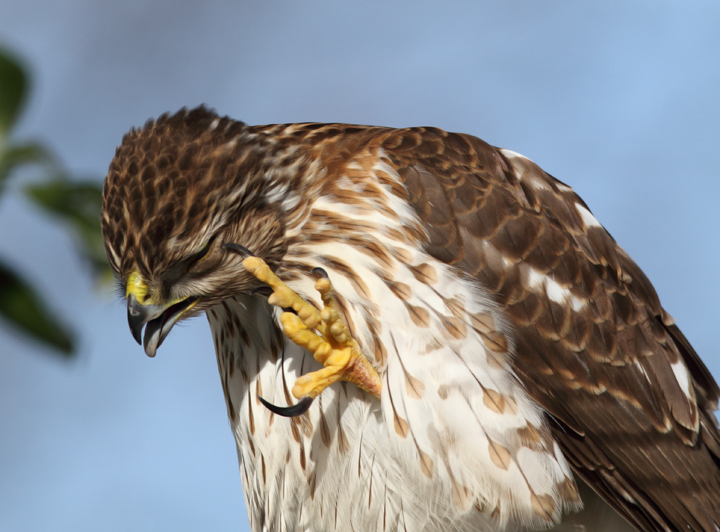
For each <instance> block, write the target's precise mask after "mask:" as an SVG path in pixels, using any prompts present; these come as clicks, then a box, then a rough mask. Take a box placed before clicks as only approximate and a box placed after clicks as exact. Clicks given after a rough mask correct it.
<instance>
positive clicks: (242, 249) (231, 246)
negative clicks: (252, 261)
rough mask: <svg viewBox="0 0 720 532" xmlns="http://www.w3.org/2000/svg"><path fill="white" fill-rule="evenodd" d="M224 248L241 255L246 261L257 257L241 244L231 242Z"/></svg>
mask: <svg viewBox="0 0 720 532" xmlns="http://www.w3.org/2000/svg"><path fill="white" fill-rule="evenodd" d="M223 247H224V248H225V249H229V250H230V251H234V252H235V253H237V254H239V255H240V256H241V257H242V258H244V259H246V258H248V257H254V256H255V255H253V252H252V251H250V250H249V249H248V248H246V247H245V246H241V245H240V244H233V243H232V242H231V243H229V244H225V245H224V246H223Z"/></svg>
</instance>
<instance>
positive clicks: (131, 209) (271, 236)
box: [101, 109, 284, 356]
mask: <svg viewBox="0 0 720 532" xmlns="http://www.w3.org/2000/svg"><path fill="white" fill-rule="evenodd" d="M244 127H245V126H244V125H243V124H242V123H241V122H233V121H230V120H229V119H227V118H218V117H217V116H216V115H214V114H213V113H210V112H208V111H205V110H203V109H200V110H195V111H192V112H187V113H184V114H183V113H182V112H181V113H178V114H177V115H174V116H172V117H161V118H160V119H158V120H157V121H156V122H151V123H149V124H147V125H146V126H145V127H144V128H143V129H141V130H138V131H136V130H133V131H131V132H130V133H129V134H127V135H126V136H125V138H124V139H123V142H122V144H121V145H120V147H119V148H118V149H117V152H116V154H115V158H114V159H113V161H112V163H111V165H110V169H109V172H108V176H107V179H106V180H105V187H104V190H103V211H102V218H101V221H102V228H103V236H104V238H105V247H106V250H107V255H108V259H109V261H110V264H111V266H112V267H113V269H114V271H115V273H116V274H117V276H118V279H119V280H120V282H121V284H122V289H123V293H124V294H125V296H126V297H127V311H128V323H129V325H130V330H131V331H132V334H133V337H134V338H135V339H136V340H137V341H138V343H140V342H142V344H143V345H144V347H145V352H146V353H147V355H148V356H154V355H155V352H156V350H157V348H158V347H159V346H160V344H161V343H162V342H163V340H164V339H165V338H166V337H167V335H168V333H169V332H170V330H171V329H172V327H173V326H174V325H175V323H177V322H178V321H179V320H181V319H185V318H188V317H190V316H194V315H197V314H198V313H200V312H202V311H204V310H207V309H210V308H212V307H213V306H215V305H217V304H219V303H220V302H221V301H222V300H224V299H226V298H230V297H233V296H235V295H237V294H239V293H243V292H248V291H251V290H253V289H254V288H256V287H257V286H258V281H257V280H255V278H254V277H253V276H252V275H250V274H249V273H248V272H246V271H245V270H244V269H243V267H242V265H241V262H242V259H241V257H240V256H238V255H237V253H233V252H231V251H228V250H227V249H226V248H225V247H224V246H225V244H227V243H235V244H240V245H242V246H244V247H246V248H247V249H249V250H251V251H252V253H254V254H256V255H257V256H259V257H261V258H263V259H264V260H266V262H268V264H270V265H271V266H273V267H277V265H278V264H279V262H280V260H281V259H282V256H283V254H284V244H283V234H284V229H283V228H284V226H283V222H282V219H281V217H280V216H279V214H278V211H277V209H275V208H273V206H272V205H269V204H268V202H267V201H266V198H265V197H264V190H265V187H264V186H263V185H264V183H263V179H264V175H263V173H262V171H261V170H258V169H257V167H258V165H257V164H256V163H255V161H254V160H253V159H251V158H249V157H246V156H244V155H245V152H244V148H243V143H242V135H243V132H244ZM259 166H260V167H261V166H262V165H259ZM143 328H145V333H144V336H143V332H142V330H143Z"/></svg>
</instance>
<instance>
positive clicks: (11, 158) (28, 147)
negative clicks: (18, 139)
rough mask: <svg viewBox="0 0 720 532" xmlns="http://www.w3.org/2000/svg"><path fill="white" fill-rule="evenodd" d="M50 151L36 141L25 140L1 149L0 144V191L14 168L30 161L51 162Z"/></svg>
mask: <svg viewBox="0 0 720 532" xmlns="http://www.w3.org/2000/svg"><path fill="white" fill-rule="evenodd" d="M52 162H53V158H52V155H51V154H50V152H49V151H48V150H47V149H46V148H45V147H44V146H43V145H42V144H40V143H38V142H26V143H24V144H18V145H15V146H12V145H11V146H8V147H7V148H6V149H5V150H2V147H1V146H0V192H2V187H3V184H4V182H5V180H6V179H7V178H8V176H9V175H10V172H12V171H13V170H14V169H15V168H17V167H18V166H20V165H23V164H30V163H52Z"/></svg>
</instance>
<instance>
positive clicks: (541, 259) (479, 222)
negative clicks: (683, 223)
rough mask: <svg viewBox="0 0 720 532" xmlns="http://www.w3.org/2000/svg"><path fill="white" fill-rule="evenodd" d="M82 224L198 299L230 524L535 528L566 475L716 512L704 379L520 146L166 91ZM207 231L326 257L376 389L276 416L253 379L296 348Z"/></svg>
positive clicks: (303, 279) (313, 258) (163, 284)
mask: <svg viewBox="0 0 720 532" xmlns="http://www.w3.org/2000/svg"><path fill="white" fill-rule="evenodd" d="M102 224H103V232H104V235H105V240H106V246H107V250H108V257H109V259H110V262H111V264H112V266H113V268H114V269H115V271H116V272H117V273H118V275H119V277H120V279H121V280H122V281H123V282H124V283H125V282H127V280H128V276H129V275H130V273H131V272H137V274H138V275H140V276H141V277H142V279H144V280H145V281H146V283H147V293H148V295H149V297H150V299H149V300H151V301H152V302H153V305H156V306H157V308H161V307H162V305H164V304H168V305H169V304H170V303H171V302H177V301H184V300H186V298H188V297H190V298H193V302H194V304H195V306H194V307H192V308H191V309H190V310H188V311H187V312H185V313H184V314H182V318H184V317H186V316H190V315H194V314H197V313H200V312H202V311H205V312H206V313H207V315H208V319H209V321H210V326H211V329H212V332H213V337H214V341H215V348H216V353H217V358H218V366H219V370H220V376H221V381H222V385H223V390H224V392H225V397H226V401H227V407H228V416H229V418H230V421H231V424H232V428H233V431H234V434H235V438H236V442H237V446H238V457H239V459H240V471H241V476H242V481H243V486H244V493H245V497H246V503H247V508H248V515H249V517H250V522H251V528H252V529H253V530H255V531H261V530H268V531H275V530H277V531H281V530H362V531H366V530H367V531H369V530H372V531H376V530H379V531H380V530H410V531H414V530H428V531H435V530H516V529H522V528H529V529H534V528H538V529H539V528H547V527H550V526H554V525H556V524H557V523H558V522H559V521H560V520H561V518H562V516H563V515H565V514H573V512H575V511H577V510H578V509H579V508H580V506H581V504H580V496H579V494H578V489H577V487H576V483H575V480H574V479H576V478H579V479H582V480H583V481H584V482H585V483H587V484H588V485H589V486H590V487H591V488H592V489H593V490H594V491H595V492H596V493H597V494H599V495H600V496H601V497H602V498H603V499H604V500H605V501H607V503H608V504H609V505H610V506H611V507H612V508H614V509H615V510H616V511H617V512H619V513H620V514H621V515H622V516H623V517H624V518H625V519H627V520H628V521H629V522H630V523H632V524H633V525H634V526H635V528H637V529H639V530H698V531H710V530H718V523H720V465H719V464H720V432H719V431H718V427H717V421H716V419H715V417H714V415H713V409H714V408H716V406H717V400H718V396H719V395H720V391H719V390H718V387H717V384H716V383H715V381H714V380H713V378H712V376H711V375H710V374H709V372H708V371H707V369H706V368H705V366H704V365H703V363H702V362H701V361H700V359H699V358H698V356H697V354H696V353H695V351H694V350H693V349H692V347H691V346H690V344H689V343H688V341H687V340H686V339H685V337H684V336H683V335H682V333H681V332H680V330H679V329H678V328H677V326H676V325H674V323H673V320H672V318H671V317H670V316H669V315H668V314H667V313H666V312H665V311H664V310H663V309H662V307H661V306H660V302H659V300H658V297H657V295H656V293H655V291H654V289H653V287H652V285H651V284H650V282H649V281H648V280H647V278H646V277H645V275H644V274H643V273H642V271H641V270H640V269H639V268H638V267H637V265H636V264H635V263H634V262H633V261H632V260H631V259H630V258H629V257H628V256H627V254H626V253H625V252H624V251H623V250H622V249H621V248H620V247H619V246H618V245H617V244H616V243H615V241H614V240H613V239H612V237H611V236H610V235H609V234H608V233H607V232H606V231H605V229H604V228H603V227H602V226H601V225H600V224H599V223H598V222H597V220H596V219H595V218H594V217H593V215H592V214H591V212H590V210H589V209H588V207H587V206H586V205H585V204H584V202H583V201H582V200H581V199H580V198H579V197H578V196H577V195H576V194H575V193H574V192H573V191H572V189H571V188H570V187H568V186H566V185H564V184H563V183H561V182H559V181H557V180H556V179H554V178H553V177H551V176H550V175H548V174H546V173H545V172H543V171H542V170H541V169H540V168H539V167H537V166H536V165H535V164H534V163H532V162H531V161H529V160H528V159H526V158H524V157H522V156H520V155H517V154H515V153H513V152H510V151H507V150H500V149H496V148H493V147H491V146H489V145H487V144H486V143H484V142H482V141H481V140H479V139H477V138H475V137H472V136H469V135H460V134H452V133H446V132H444V131H442V130H439V129H433V128H410V129H390V128H381V127H365V126H349V125H343V124H290V125H272V126H246V125H244V124H243V123H241V122H237V121H233V120H230V119H228V118H220V117H218V116H217V115H215V114H214V113H212V112H210V111H207V110H205V109H204V108H199V109H196V110H193V111H184V110H183V111H181V112H179V113H178V114H176V115H172V116H168V115H164V116H162V117H160V118H159V119H158V120H157V121H153V122H148V124H146V125H145V127H144V128H142V129H141V130H138V131H132V132H130V133H129V134H128V135H126V137H125V138H124V139H123V143H122V145H121V146H120V147H119V148H118V150H117V152H116V155H115V158H114V160H113V162H112V164H111V166H110V171H109V173H108V177H107V180H106V183H105V191H104V207H103V217H102ZM231 242H232V243H238V244H241V245H242V246H245V247H246V248H248V249H250V250H251V251H252V252H253V253H254V254H256V255H258V256H260V257H261V258H263V259H264V260H265V261H266V262H267V263H268V264H269V265H270V266H271V267H272V268H273V269H275V270H276V273H277V275H278V276H279V277H280V278H281V279H282V280H284V281H285V282H286V283H287V284H288V285H289V286H290V287H291V288H292V289H293V290H295V291H296V292H297V293H298V294H300V295H301V296H302V297H303V298H305V299H306V300H308V301H311V302H313V303H314V304H316V305H317V306H320V300H319V297H318V294H317V292H316V291H315V290H314V288H313V285H314V278H313V275H312V269H313V268H315V267H321V268H323V269H325V270H326V271H327V272H328V274H329V276H330V279H331V280H332V282H333V284H334V286H335V288H336V291H337V294H338V300H339V304H340V305H341V309H342V311H343V315H344V318H345V320H346V322H347V324H348V326H349V328H350V330H351V331H352V332H353V335H354V336H355V338H356V339H357V340H358V342H359V343H360V346H361V347H362V350H363V352H364V353H365V355H366V356H367V357H368V358H369V359H370V360H371V361H372V362H373V364H374V365H375V367H376V368H377V369H378V371H379V373H380V375H381V377H382V380H383V391H382V397H381V400H380V401H379V402H378V401H377V400H375V399H374V398H372V397H371V396H369V395H368V394H366V393H365V392H363V391H362V390H360V389H359V388H357V387H355V386H353V385H350V384H348V383H338V384H335V385H333V386H331V387H330V388H328V389H327V390H325V392H323V394H322V395H321V396H320V397H319V399H318V400H316V401H315V403H314V404H313V405H312V407H311V409H310V410H309V411H308V413H307V414H305V415H303V416H301V417H298V418H293V419H284V418H279V417H277V416H275V415H274V414H272V413H271V412H269V411H268V410H267V409H265V407H264V406H262V405H261V404H260V402H259V400H258V399H257V398H256V397H257V396H258V395H260V396H262V397H264V398H266V399H268V400H270V401H271V402H273V403H275V404H280V405H284V404H292V403H293V402H294V401H295V399H294V398H293V397H292V396H291V394H290V392H289V390H290V389H291V388H292V385H293V383H294V381H295V379H297V378H298V377H299V376H300V375H302V374H306V373H308V372H310V371H313V370H315V369H318V368H319V367H320V365H319V364H318V363H317V362H316V361H315V360H314V359H313V358H312V356H311V355H310V354H309V353H308V352H307V351H305V350H303V349H301V348H299V347H297V346H296V345H294V344H293V343H291V342H290V341H289V340H287V339H286V338H285V337H284V336H283V334H282V331H281V329H280V328H279V327H278V324H277V316H278V313H279V311H278V309H275V308H273V307H271V306H269V305H268V303H267V298H266V295H264V294H263V291H262V289H261V287H260V286H259V284H258V282H257V281H256V280H255V279H254V278H253V277H252V276H251V275H249V274H248V273H247V272H245V271H244V270H243V268H242V266H241V265H240V261H239V258H238V257H237V256H236V255H234V254H232V253H228V252H226V251H225V250H224V249H223V247H222V245H223V244H226V243H231ZM198 257H200V258H198ZM258 289H259V290H258ZM153 308H155V307H153ZM162 308H166V307H162ZM167 308H174V307H167ZM157 312H158V313H159V312H160V310H158V311H157ZM157 315H159V316H161V317H162V316H164V315H165V314H157ZM179 316H180V314H178V315H177V316H176V319H177V317H179ZM163 319H164V318H163ZM160 325H162V324H160ZM160 325H159V326H158V327H160V330H161V331H162V332H163V334H167V333H166V332H165V328H164V327H161V326H160ZM171 325H172V323H170V326H171ZM156 329H157V327H156ZM167 332H169V327H168V328H167ZM146 338H147V333H146ZM162 338H164V336H162V337H161V338H160V342H161V341H162ZM150 345H151V347H150V348H148V347H147V340H146V351H148V354H154V350H155V348H156V347H157V344H153V343H152V342H150ZM582 489H583V491H582V496H583V498H584V499H586V500H585V502H586V503H587V502H588V500H587V499H588V498H591V497H592V492H591V491H589V490H587V492H586V491H585V488H584V487H583V488H582ZM592 504H594V503H592ZM583 516H585V517H583ZM583 518H585V519H586V520H585V521H583ZM567 520H569V521H570V522H571V523H577V524H578V526H580V525H586V526H588V530H591V529H592V526H596V525H598V524H599V523H598V522H596V520H597V516H595V515H587V512H585V513H584V514H582V513H581V514H579V516H576V515H571V516H570V517H569V518H568V519H567ZM567 520H566V521H567ZM613 526H614V525H613Z"/></svg>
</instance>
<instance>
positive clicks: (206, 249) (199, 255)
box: [187, 237, 215, 269]
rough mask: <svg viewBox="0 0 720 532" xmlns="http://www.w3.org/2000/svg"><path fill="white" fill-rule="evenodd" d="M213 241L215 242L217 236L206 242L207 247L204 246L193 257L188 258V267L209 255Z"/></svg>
mask: <svg viewBox="0 0 720 532" xmlns="http://www.w3.org/2000/svg"><path fill="white" fill-rule="evenodd" d="M213 242H215V237H212V238H211V239H210V240H208V243H207V244H205V247H203V248H202V249H201V250H200V251H198V252H197V253H195V255H193V256H192V257H190V258H189V259H188V262H187V268H188V269H190V268H192V267H193V266H195V265H196V264H197V263H198V262H200V261H201V260H203V259H204V258H205V257H206V256H207V254H208V252H209V251H210V249H211V248H212V245H213Z"/></svg>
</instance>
